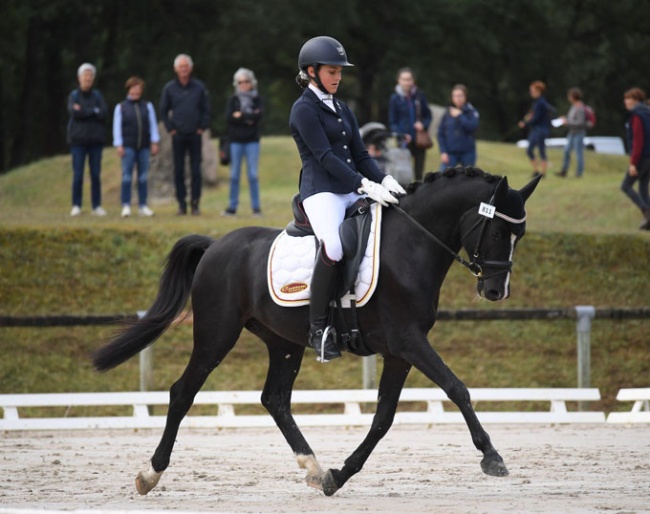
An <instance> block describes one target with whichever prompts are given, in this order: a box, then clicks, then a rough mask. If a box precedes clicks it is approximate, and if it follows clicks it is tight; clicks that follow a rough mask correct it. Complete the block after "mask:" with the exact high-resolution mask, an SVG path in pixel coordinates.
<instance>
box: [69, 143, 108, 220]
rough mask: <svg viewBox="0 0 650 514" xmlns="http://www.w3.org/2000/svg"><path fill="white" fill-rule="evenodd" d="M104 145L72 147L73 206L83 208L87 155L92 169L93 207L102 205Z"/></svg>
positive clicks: (91, 194)
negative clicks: (101, 178)
mask: <svg viewBox="0 0 650 514" xmlns="http://www.w3.org/2000/svg"><path fill="white" fill-rule="evenodd" d="M103 149H104V145H103V144H102V143H94V144H91V145H70V153H71V154H72V205H76V206H78V207H81V200H82V195H83V188H84V167H85V163H86V155H87V156H88V167H89V168H90V196H91V205H92V208H93V209H96V208H97V207H99V206H100V205H101V204H102V183H101V180H100V173H101V168H102V150H103Z"/></svg>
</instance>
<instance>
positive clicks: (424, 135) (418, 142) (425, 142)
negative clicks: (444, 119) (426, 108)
mask: <svg viewBox="0 0 650 514" xmlns="http://www.w3.org/2000/svg"><path fill="white" fill-rule="evenodd" d="M415 119H416V120H417V121H420V122H421V121H422V108H421V106H420V100H416V101H415ZM432 146H433V141H432V140H431V136H430V135H429V131H428V130H416V131H415V147H416V148H419V149H420V150H427V149H429V148H431V147H432Z"/></svg>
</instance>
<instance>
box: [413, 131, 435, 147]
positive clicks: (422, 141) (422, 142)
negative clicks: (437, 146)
mask: <svg viewBox="0 0 650 514" xmlns="http://www.w3.org/2000/svg"><path fill="white" fill-rule="evenodd" d="M432 146H433V141H432V140H431V136H430V135H429V132H428V131H427V130H416V131H415V147H416V148H420V149H421V150H427V149H428V148H431V147H432Z"/></svg>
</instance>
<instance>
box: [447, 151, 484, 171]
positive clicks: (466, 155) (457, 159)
mask: <svg viewBox="0 0 650 514" xmlns="http://www.w3.org/2000/svg"><path fill="white" fill-rule="evenodd" d="M447 155H448V156H449V162H448V163H447V164H445V163H442V164H441V165H440V171H444V170H446V169H447V168H454V167H455V166H457V165H458V164H461V165H463V166H475V165H476V151H472V152H455V153H451V152H447Z"/></svg>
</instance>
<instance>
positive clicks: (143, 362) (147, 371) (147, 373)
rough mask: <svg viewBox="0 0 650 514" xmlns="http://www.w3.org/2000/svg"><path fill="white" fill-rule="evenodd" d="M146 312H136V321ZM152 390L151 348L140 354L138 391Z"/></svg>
mask: <svg viewBox="0 0 650 514" xmlns="http://www.w3.org/2000/svg"><path fill="white" fill-rule="evenodd" d="M146 314H147V311H138V319H142V318H144V317H145V315H146ZM151 390H153V346H149V347H147V348H145V349H144V350H142V351H141V352H140V391H151Z"/></svg>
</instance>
